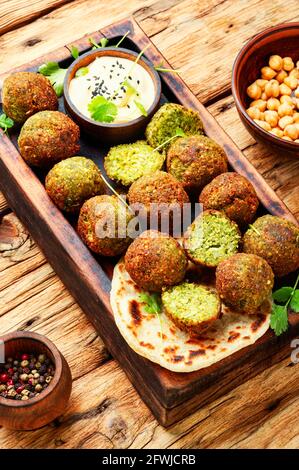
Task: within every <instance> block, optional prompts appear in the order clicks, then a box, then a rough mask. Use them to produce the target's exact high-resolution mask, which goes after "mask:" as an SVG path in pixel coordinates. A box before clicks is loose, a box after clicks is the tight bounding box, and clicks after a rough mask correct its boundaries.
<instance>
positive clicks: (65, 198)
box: [45, 157, 106, 212]
mask: <svg viewBox="0 0 299 470" xmlns="http://www.w3.org/2000/svg"><path fill="white" fill-rule="evenodd" d="M45 186H46V191H47V193H48V195H49V196H50V198H51V199H52V201H53V202H54V203H55V204H56V206H58V207H59V209H61V210H63V211H65V212H77V211H79V209H80V207H81V206H82V204H83V203H84V201H86V200H87V199H89V198H91V197H93V196H96V195H98V194H104V193H105V192H106V191H105V189H106V187H105V184H104V182H103V180H102V178H101V172H100V169H99V168H98V166H97V165H96V164H95V163H94V162H93V161H92V160H90V159H89V158H85V157H71V158H67V159H66V160H62V161H61V162H59V163H56V165H54V166H53V168H52V169H51V170H50V171H49V173H48V174H47V176H46V182H45Z"/></svg>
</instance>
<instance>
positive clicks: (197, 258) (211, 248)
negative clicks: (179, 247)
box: [184, 210, 241, 268]
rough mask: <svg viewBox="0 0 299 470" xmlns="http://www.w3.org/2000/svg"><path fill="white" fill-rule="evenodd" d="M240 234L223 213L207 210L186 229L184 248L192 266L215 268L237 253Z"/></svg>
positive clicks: (234, 224)
mask: <svg viewBox="0 0 299 470" xmlns="http://www.w3.org/2000/svg"><path fill="white" fill-rule="evenodd" d="M240 240H241V234H240V231H239V228H238V226H237V224H236V223H235V222H233V221H232V220H230V219H229V218H228V217H227V216H226V215H225V214H223V212H219V211H214V210H208V211H204V212H203V213H202V214H200V215H199V216H198V217H197V218H196V219H195V220H194V222H193V223H192V224H191V225H190V227H189V228H188V230H187V232H186V234H185V237H184V248H185V250H186V252H187V255H188V257H189V258H190V259H191V261H193V263H194V264H199V265H202V266H207V267H209V268H215V267H216V266H218V264H219V263H220V262H221V261H223V260H224V259H226V258H228V257H229V256H231V255H233V254H234V253H236V252H237V251H238V246H239V242H240Z"/></svg>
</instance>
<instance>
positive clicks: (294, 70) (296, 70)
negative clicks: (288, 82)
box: [289, 69, 299, 80]
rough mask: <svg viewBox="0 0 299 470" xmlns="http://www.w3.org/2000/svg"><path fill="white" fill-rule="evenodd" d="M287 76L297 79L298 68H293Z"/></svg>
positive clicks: (298, 76) (298, 74)
mask: <svg viewBox="0 0 299 470" xmlns="http://www.w3.org/2000/svg"><path fill="white" fill-rule="evenodd" d="M289 77H295V78H297V80H298V79H299V70H298V69H293V70H291V71H290V73H289Z"/></svg>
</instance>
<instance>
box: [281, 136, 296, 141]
mask: <svg viewBox="0 0 299 470" xmlns="http://www.w3.org/2000/svg"><path fill="white" fill-rule="evenodd" d="M282 139H284V140H290V141H291V142H293V139H291V137H289V136H288V135H283V136H282Z"/></svg>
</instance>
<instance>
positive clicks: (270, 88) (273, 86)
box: [265, 80, 280, 98]
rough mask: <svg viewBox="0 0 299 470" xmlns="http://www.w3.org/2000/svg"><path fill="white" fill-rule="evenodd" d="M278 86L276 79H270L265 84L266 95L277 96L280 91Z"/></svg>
mask: <svg viewBox="0 0 299 470" xmlns="http://www.w3.org/2000/svg"><path fill="white" fill-rule="evenodd" d="M279 86H280V85H279V83H278V81H277V80H270V81H269V82H268V83H267V84H266V86H265V93H266V95H267V97H268V98H270V97H271V96H273V97H274V98H277V96H279V93H280V89H279Z"/></svg>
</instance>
